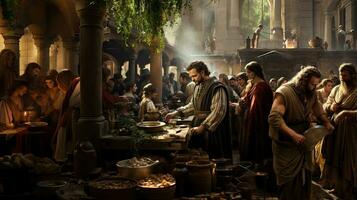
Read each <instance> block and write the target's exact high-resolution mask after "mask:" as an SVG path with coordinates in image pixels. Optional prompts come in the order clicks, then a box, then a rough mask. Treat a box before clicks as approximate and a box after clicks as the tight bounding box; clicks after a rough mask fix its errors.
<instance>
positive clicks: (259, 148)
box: [239, 61, 273, 164]
mask: <svg viewBox="0 0 357 200" xmlns="http://www.w3.org/2000/svg"><path fill="white" fill-rule="evenodd" d="M245 70H246V72H247V75H248V78H249V84H248V85H247V90H246V91H248V92H247V93H246V94H245V96H244V97H243V98H242V99H241V101H240V103H239V106H240V109H241V111H242V112H245V123H244V126H245V127H244V131H243V133H242V137H240V138H241V139H240V142H239V144H240V145H239V151H240V152H239V153H240V159H241V160H249V161H252V162H254V163H257V164H261V163H262V162H263V161H264V160H265V159H267V158H271V157H272V150H271V140H270V138H269V124H268V115H269V113H270V109H271V106H272V103H273V92H272V90H271V89H270V86H269V84H267V83H266V81H265V78H264V74H263V69H262V67H261V66H260V64H258V63H257V62H254V61H253V62H250V63H248V64H247V65H246V66H245Z"/></svg>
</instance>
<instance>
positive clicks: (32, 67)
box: [25, 62, 41, 78]
mask: <svg viewBox="0 0 357 200" xmlns="http://www.w3.org/2000/svg"><path fill="white" fill-rule="evenodd" d="M25 74H27V75H28V76H31V77H34V78H38V77H40V74H41V66H40V65H39V64H37V63H34V62H33V63H29V64H27V66H26V69H25Z"/></svg>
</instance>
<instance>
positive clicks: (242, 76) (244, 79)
mask: <svg viewBox="0 0 357 200" xmlns="http://www.w3.org/2000/svg"><path fill="white" fill-rule="evenodd" d="M237 80H238V84H239V86H241V87H243V86H245V85H246V84H247V83H248V76H247V74H246V73H245V72H240V73H238V74H237Z"/></svg>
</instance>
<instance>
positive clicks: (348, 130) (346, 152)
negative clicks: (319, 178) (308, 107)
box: [322, 86, 357, 194]
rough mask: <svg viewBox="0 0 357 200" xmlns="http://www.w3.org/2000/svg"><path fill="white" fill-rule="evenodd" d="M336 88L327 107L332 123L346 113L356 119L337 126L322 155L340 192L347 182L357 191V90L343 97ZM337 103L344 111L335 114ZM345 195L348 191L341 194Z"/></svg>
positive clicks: (326, 141)
mask: <svg viewBox="0 0 357 200" xmlns="http://www.w3.org/2000/svg"><path fill="white" fill-rule="evenodd" d="M339 87H341V86H336V87H335V88H334V89H333V90H332V91H331V94H330V96H329V97H328V99H327V102H326V103H325V104H324V109H325V110H326V111H327V112H328V113H330V114H332V120H334V118H335V117H336V115H337V114H339V113H340V112H341V111H343V110H348V111H352V112H354V116H353V117H352V118H348V119H342V120H340V121H339V122H338V123H335V131H334V133H333V134H331V135H328V136H326V137H325V141H324V145H323V149H322V153H323V155H324V157H325V158H326V165H325V167H326V170H328V172H327V174H328V175H330V176H329V177H327V178H329V179H332V181H333V182H334V184H335V185H336V186H337V188H336V189H339V187H340V186H341V184H343V183H345V185H346V184H347V185H348V187H354V188H357V88H355V89H353V90H352V91H350V92H348V94H343V93H342V92H341V90H339ZM334 102H337V103H339V104H340V109H339V110H338V111H337V112H335V113H332V112H331V110H330V108H331V105H332V104H333V103H334ZM337 192H338V193H339V192H341V193H342V194H344V193H346V191H337Z"/></svg>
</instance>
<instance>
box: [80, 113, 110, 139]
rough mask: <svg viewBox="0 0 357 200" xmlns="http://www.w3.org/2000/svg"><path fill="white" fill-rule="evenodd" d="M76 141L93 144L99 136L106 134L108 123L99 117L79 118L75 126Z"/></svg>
mask: <svg viewBox="0 0 357 200" xmlns="http://www.w3.org/2000/svg"><path fill="white" fill-rule="evenodd" d="M77 128H78V130H80V131H77V132H78V141H83V140H86V139H88V140H89V141H92V142H95V140H97V139H98V138H99V137H100V136H102V135H105V134H106V133H107V132H108V130H109V129H108V121H107V120H105V119H104V117H103V116H101V117H96V118H95V117H80V118H79V120H78V125H77Z"/></svg>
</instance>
